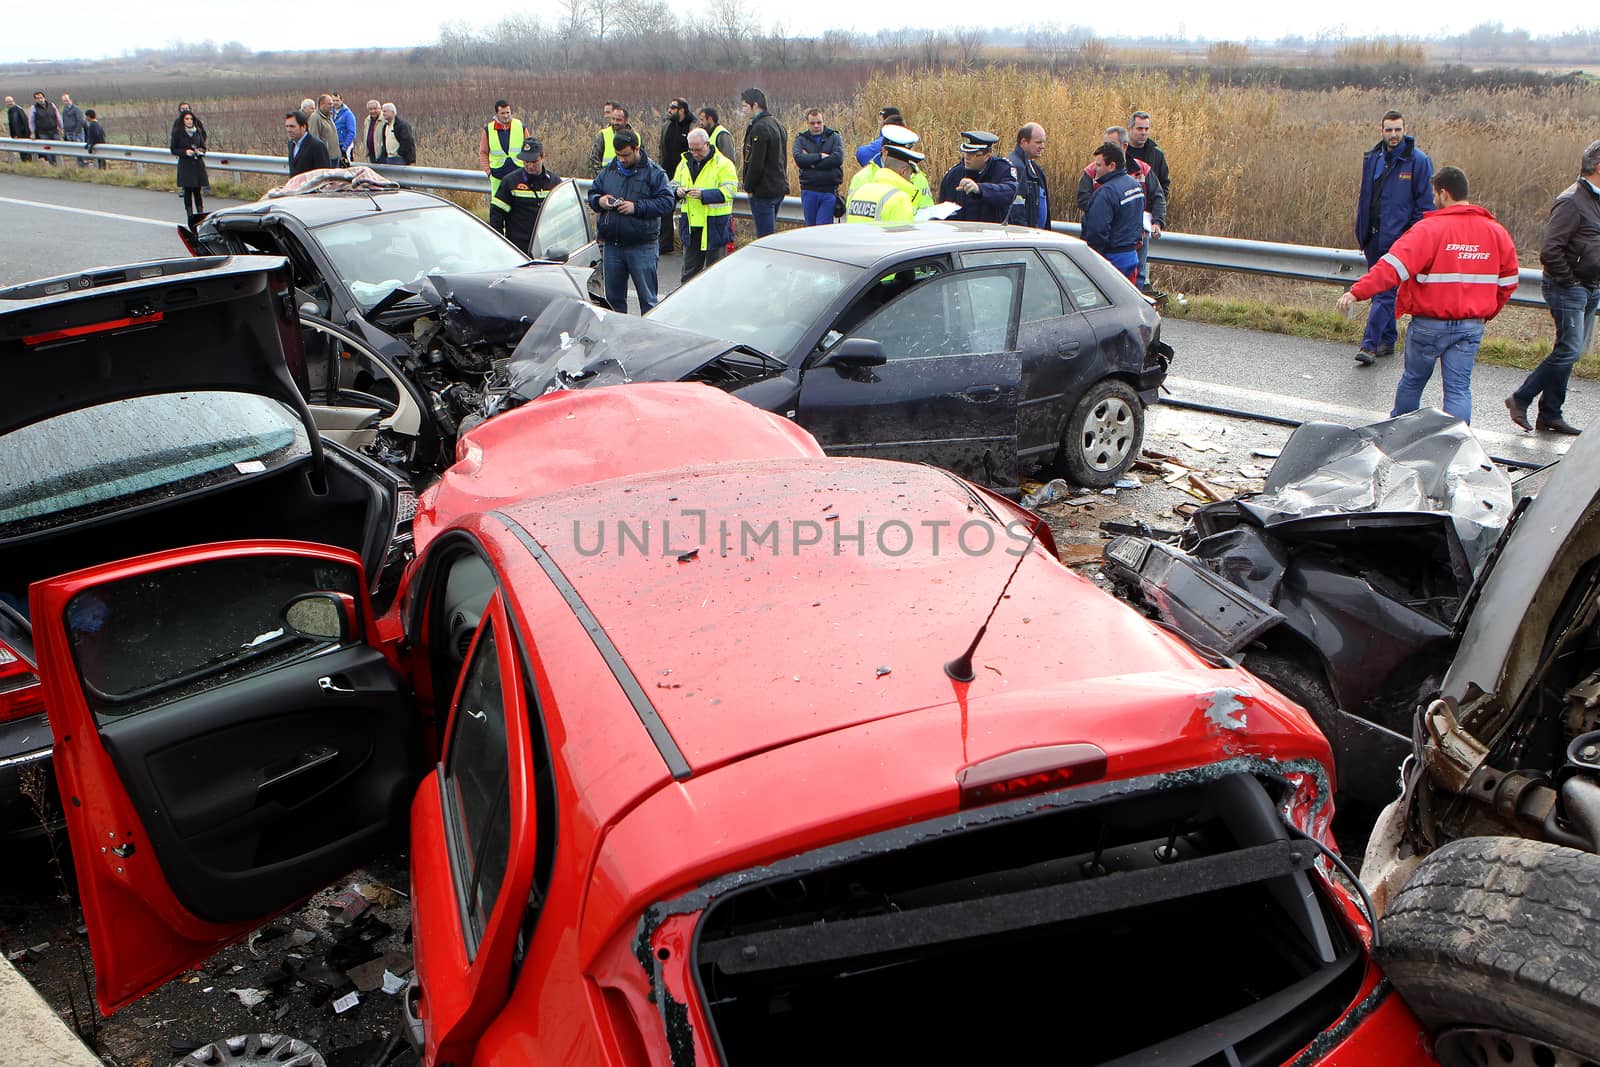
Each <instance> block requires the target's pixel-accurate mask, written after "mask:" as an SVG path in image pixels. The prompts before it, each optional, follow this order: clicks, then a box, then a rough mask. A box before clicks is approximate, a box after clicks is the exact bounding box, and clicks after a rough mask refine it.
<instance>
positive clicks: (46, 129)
mask: <svg viewBox="0 0 1600 1067" xmlns="http://www.w3.org/2000/svg"><path fill="white" fill-rule="evenodd" d="M28 127H29V128H30V129H31V130H33V136H34V139H35V140H38V141H59V140H61V112H59V111H57V110H56V106H55V105H54V104H52V103H51V102H50V101H49V100H47V99H45V95H44V92H43V91H42V90H41V91H38V92H35V93H34V94H33V107H32V109H30V110H29V112H28ZM42 158H43V159H44V161H45V162H46V163H48V164H50V165H51V166H52V167H53V166H55V165H56V157H55V156H52V155H45V156H43V157H42Z"/></svg>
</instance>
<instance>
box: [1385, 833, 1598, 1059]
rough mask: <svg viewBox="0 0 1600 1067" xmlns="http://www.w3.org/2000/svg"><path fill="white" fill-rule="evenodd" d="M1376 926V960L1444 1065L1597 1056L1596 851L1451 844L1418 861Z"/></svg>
mask: <svg viewBox="0 0 1600 1067" xmlns="http://www.w3.org/2000/svg"><path fill="white" fill-rule="evenodd" d="M1378 929H1379V933H1380V935H1381V938H1382V940H1381V946H1380V948H1379V950H1378V961H1379V963H1380V964H1382V966H1383V969H1384V971H1385V972H1386V973H1387V974H1388V976H1389V979H1390V981H1392V982H1393V983H1394V986H1395V988H1396V989H1398V990H1399V991H1400V994H1401V996H1403V997H1404V998H1405V1000H1406V1003H1408V1004H1409V1005H1410V1006H1411V1009H1412V1011H1414V1012H1416V1014H1417V1017H1418V1018H1420V1019H1421V1020H1422V1022H1423V1023H1424V1024H1425V1025H1426V1026H1427V1027H1428V1028H1429V1029H1430V1030H1432V1031H1433V1032H1434V1034H1435V1037H1436V1048H1437V1051H1438V1054H1439V1058H1440V1060H1441V1062H1443V1063H1445V1064H1446V1065H1447V1067H1451V1065H1454V1064H1464V1063H1482V1062H1490V1063H1497V1062H1502V1061H1504V1062H1508V1063H1509V1062H1512V1059H1513V1056H1512V1054H1514V1056H1515V1062H1518V1063H1523V1062H1529V1063H1560V1064H1565V1063H1569V1062H1574V1061H1575V1060H1584V1061H1600V856H1595V855H1592V854H1590V853H1587V852H1580V851H1578V850H1577V849H1571V848H1564V847H1562V846H1560V845H1551V844H1547V843H1545V842H1543V841H1524V840H1522V839H1520V838H1515V837H1469V838H1464V839H1462V840H1460V841H1453V842H1451V843H1450V844H1448V845H1446V846H1444V847H1443V848H1441V849H1439V850H1438V851H1437V852H1434V853H1432V854H1430V855H1429V856H1427V857H1426V858H1425V859H1424V860H1423V861H1422V864H1421V866H1419V867H1418V868H1417V870H1416V873H1415V874H1413V875H1412V876H1411V879H1410V881H1408V882H1407V883H1406V884H1405V886H1404V887H1403V888H1402V889H1401V890H1400V892H1399V893H1398V894H1396V896H1395V899H1394V902H1393V903H1392V904H1391V905H1390V907H1389V910H1388V911H1387V912H1386V913H1385V914H1384V916H1383V918H1382V920H1380V922H1379V926H1378ZM1541 1050H1542V1051H1541ZM1485 1053H1486V1054H1487V1055H1488V1057H1489V1058H1488V1059H1487V1060H1484V1059H1482V1056H1483V1055H1484V1054H1485Z"/></svg>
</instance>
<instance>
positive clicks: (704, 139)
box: [672, 126, 739, 284]
mask: <svg viewBox="0 0 1600 1067" xmlns="http://www.w3.org/2000/svg"><path fill="white" fill-rule="evenodd" d="M672 187H673V192H674V193H675V194H676V195H677V197H678V199H680V200H682V201H683V214H682V215H681V216H680V217H679V223H678V225H679V226H680V227H681V232H680V234H679V236H680V237H681V238H682V240H683V274H682V276H681V277H680V278H679V284H682V283H683V282H686V281H688V280H689V279H690V278H693V277H694V276H695V275H696V274H699V273H700V272H701V271H702V270H704V269H705V268H706V267H709V266H711V264H713V263H715V262H716V261H717V260H719V259H721V258H722V257H723V256H726V255H727V254H728V246H729V245H730V244H732V243H733V198H734V195H735V194H736V193H737V192H738V191H739V169H738V168H737V167H735V166H734V165H733V160H731V159H729V158H728V157H727V156H725V155H723V154H722V153H721V152H718V151H717V150H716V149H715V148H712V147H711V135H710V134H708V133H706V131H705V130H702V129H700V128H699V127H698V126H697V127H695V128H694V129H692V130H690V131H689V147H688V149H687V150H686V151H685V152H684V153H683V155H682V157H680V158H679V160H678V168H677V171H676V172H675V173H674V174H673V177H672Z"/></svg>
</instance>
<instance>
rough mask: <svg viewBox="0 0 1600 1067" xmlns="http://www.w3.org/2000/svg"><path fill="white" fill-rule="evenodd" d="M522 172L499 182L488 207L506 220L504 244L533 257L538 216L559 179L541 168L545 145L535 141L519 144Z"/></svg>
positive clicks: (559, 177) (531, 138) (534, 139)
mask: <svg viewBox="0 0 1600 1067" xmlns="http://www.w3.org/2000/svg"><path fill="white" fill-rule="evenodd" d="M519 155H520V157H521V159H522V169H520V170H515V171H512V172H511V173H509V174H507V175H506V176H505V177H503V178H501V179H500V188H499V189H498V190H497V191H496V192H495V193H494V196H493V198H492V199H491V200H490V203H491V204H492V205H494V206H495V207H497V208H499V209H500V211H501V213H502V214H504V216H505V220H506V240H508V241H510V242H511V243H512V244H514V245H516V246H517V247H518V248H520V249H522V250H523V251H524V252H528V253H530V254H531V253H532V244H533V230H534V227H535V226H537V225H539V212H540V211H542V210H543V209H544V202H545V199H546V198H547V197H549V195H550V190H552V189H554V188H555V187H556V186H558V185H560V184H561V176H560V175H559V174H557V173H556V172H555V171H553V170H550V169H549V168H548V167H546V166H545V165H544V145H542V144H540V143H539V139H538V138H537V137H529V138H527V139H526V140H524V141H523V142H522V151H521V153H519Z"/></svg>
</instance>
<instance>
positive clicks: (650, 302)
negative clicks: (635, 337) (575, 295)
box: [601, 240, 661, 315]
mask: <svg viewBox="0 0 1600 1067" xmlns="http://www.w3.org/2000/svg"><path fill="white" fill-rule="evenodd" d="M601 247H602V248H604V249H605V258H604V261H603V264H602V270H603V271H604V272H605V283H606V303H608V304H610V305H611V308H612V310H613V311H620V312H624V313H625V312H627V310H628V280H629V279H632V280H633V293H634V295H635V296H636V297H638V298H639V314H641V315H643V314H644V313H645V312H646V311H649V310H650V309H651V308H653V307H655V306H656V263H657V261H658V260H659V259H660V256H661V250H660V248H659V247H658V246H657V245H656V242H655V241H654V240H650V241H646V242H644V243H643V244H636V245H614V244H612V243H611V242H609V241H608V242H606V243H605V244H604V245H602V246H601Z"/></svg>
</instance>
